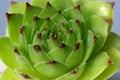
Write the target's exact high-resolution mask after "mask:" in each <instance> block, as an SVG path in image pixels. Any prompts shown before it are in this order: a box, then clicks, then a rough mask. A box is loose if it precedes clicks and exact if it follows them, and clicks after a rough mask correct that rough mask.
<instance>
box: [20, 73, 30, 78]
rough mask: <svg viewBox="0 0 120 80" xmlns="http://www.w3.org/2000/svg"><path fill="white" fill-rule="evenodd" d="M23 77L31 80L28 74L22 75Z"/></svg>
mask: <svg viewBox="0 0 120 80" xmlns="http://www.w3.org/2000/svg"><path fill="white" fill-rule="evenodd" d="M21 76H22V77H23V78H25V79H31V78H30V77H29V76H28V75H26V74H21Z"/></svg>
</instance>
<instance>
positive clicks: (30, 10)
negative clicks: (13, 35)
mask: <svg viewBox="0 0 120 80" xmlns="http://www.w3.org/2000/svg"><path fill="white" fill-rule="evenodd" d="M26 6H27V7H26V10H25V16H24V20H23V25H26V24H29V25H32V23H33V21H34V16H38V15H39V14H40V12H41V10H42V9H41V8H40V7H35V6H32V5H30V4H29V3H26Z"/></svg>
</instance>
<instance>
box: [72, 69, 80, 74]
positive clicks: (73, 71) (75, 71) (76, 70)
mask: <svg viewBox="0 0 120 80" xmlns="http://www.w3.org/2000/svg"><path fill="white" fill-rule="evenodd" d="M78 70H79V68H75V69H74V70H72V71H71V74H76V73H77V72H78Z"/></svg>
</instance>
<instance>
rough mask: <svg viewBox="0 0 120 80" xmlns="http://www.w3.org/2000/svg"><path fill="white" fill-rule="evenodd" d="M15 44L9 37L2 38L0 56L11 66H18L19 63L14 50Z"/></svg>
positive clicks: (0, 40) (0, 39)
mask: <svg viewBox="0 0 120 80" xmlns="http://www.w3.org/2000/svg"><path fill="white" fill-rule="evenodd" d="M13 49H14V46H13V44H12V42H11V41H10V39H9V38H8V37H2V38H0V58H1V59H2V60H3V62H4V63H5V64H6V65H7V66H8V67H10V68H18V67H19V64H18V62H17V61H16V57H15V55H14V52H13Z"/></svg>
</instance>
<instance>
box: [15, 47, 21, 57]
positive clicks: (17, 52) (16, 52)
mask: <svg viewBox="0 0 120 80" xmlns="http://www.w3.org/2000/svg"><path fill="white" fill-rule="evenodd" d="M14 53H15V54H18V55H20V53H19V51H18V50H17V48H16V47H14Z"/></svg>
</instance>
